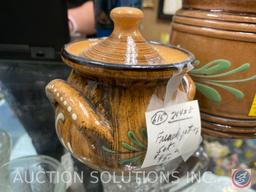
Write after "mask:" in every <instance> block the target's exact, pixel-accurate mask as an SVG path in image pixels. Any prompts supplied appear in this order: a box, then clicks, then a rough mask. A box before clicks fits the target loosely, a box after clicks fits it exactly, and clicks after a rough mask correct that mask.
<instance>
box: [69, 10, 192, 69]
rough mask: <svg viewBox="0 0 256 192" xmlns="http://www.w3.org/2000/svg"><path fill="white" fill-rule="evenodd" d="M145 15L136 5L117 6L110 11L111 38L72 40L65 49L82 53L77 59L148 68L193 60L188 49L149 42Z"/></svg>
mask: <svg viewBox="0 0 256 192" xmlns="http://www.w3.org/2000/svg"><path fill="white" fill-rule="evenodd" d="M143 17H144V14H143V12H142V11H141V10H140V9H137V8H131V7H119V8H115V9H113V10H112V11H111V18H112V20H113V22H114V30H113V32H112V34H111V35H110V36H109V37H107V38H104V39H96V40H84V41H80V42H73V43H71V44H69V45H68V46H67V47H66V51H67V52H68V54H69V55H70V56H79V57H80V58H79V59H77V58H76V60H77V61H79V60H80V61H81V59H83V60H84V61H88V62H87V63H90V62H91V61H92V62H97V63H98V64H99V65H101V66H102V64H104V66H107V65H108V64H110V65H112V66H113V65H114V66H115V65H116V66H117V65H118V66H119V67H121V66H126V67H129V66H131V67H132V66H133V67H134V66H142V67H143V66H144V67H146V66H147V65H150V66H159V65H170V64H177V63H182V62H183V63H184V64H185V63H188V62H189V61H190V60H192V57H193V56H192V55H191V54H190V53H189V52H187V51H184V50H182V49H178V48H175V47H170V46H166V45H161V44H158V43H153V42H147V41H146V40H145V39H144V38H143V36H142V35H141V33H140V31H139V25H140V23H141V21H142V19H143ZM80 63H81V62H80ZM105 64H106V65H105ZM120 65H121V66H120ZM166 67H167V66H166Z"/></svg>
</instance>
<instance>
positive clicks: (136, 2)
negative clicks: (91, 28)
mask: <svg viewBox="0 0 256 192" xmlns="http://www.w3.org/2000/svg"><path fill="white" fill-rule="evenodd" d="M115 7H137V8H141V7H142V0H110V1H106V0H95V1H94V9H95V19H96V31H97V37H106V36H109V35H110V34H111V32H112V30H113V28H114V25H113V22H112V20H111V18H110V11H111V10H112V9H113V8H115Z"/></svg>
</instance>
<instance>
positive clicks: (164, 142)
mask: <svg viewBox="0 0 256 192" xmlns="http://www.w3.org/2000/svg"><path fill="white" fill-rule="evenodd" d="M146 123H147V135H148V147H147V152H146V156H145V159H144V162H143V164H142V168H144V167H149V166H153V165H159V164H162V163H165V162H168V161H170V160H172V159H175V158H176V157H179V156H181V157H182V158H183V159H184V161H186V160H187V159H188V158H189V157H190V156H191V155H192V154H193V153H194V152H195V151H196V150H197V148H198V147H199V145H200V143H201V141H202V140H201V118H200V112H199V106H198V101H190V102H186V103H181V104H177V105H171V106H169V107H165V108H161V109H157V110H154V111H150V112H146Z"/></svg>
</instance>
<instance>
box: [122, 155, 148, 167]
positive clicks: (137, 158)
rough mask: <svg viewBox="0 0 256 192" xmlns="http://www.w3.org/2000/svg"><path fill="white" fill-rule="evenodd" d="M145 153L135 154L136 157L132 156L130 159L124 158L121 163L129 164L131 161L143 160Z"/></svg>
mask: <svg viewBox="0 0 256 192" xmlns="http://www.w3.org/2000/svg"><path fill="white" fill-rule="evenodd" d="M143 156H144V155H138V156H135V157H132V158H129V159H122V160H120V161H119V163H120V164H121V165H127V164H131V163H135V162H137V161H139V160H140V161H141V159H142V158H143Z"/></svg>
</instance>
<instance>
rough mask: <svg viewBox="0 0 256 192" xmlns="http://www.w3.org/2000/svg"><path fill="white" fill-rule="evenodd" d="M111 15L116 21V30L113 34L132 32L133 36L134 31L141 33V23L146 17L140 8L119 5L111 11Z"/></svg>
mask: <svg viewBox="0 0 256 192" xmlns="http://www.w3.org/2000/svg"><path fill="white" fill-rule="evenodd" d="M110 16H111V19H112V20H113V22H114V31H113V33H112V35H119V33H121V34H122V33H130V35H132V36H133V35H134V34H133V32H137V33H140V32H139V24H140V23H141V21H142V19H143V18H144V13H143V12H142V11H141V10H140V9H137V8H132V7H118V8H115V9H113V10H112V11H111V14H110ZM126 35H127V34H126ZM137 35H138V34H137ZM140 36H141V35H140ZM141 37H142V36H141Z"/></svg>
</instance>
